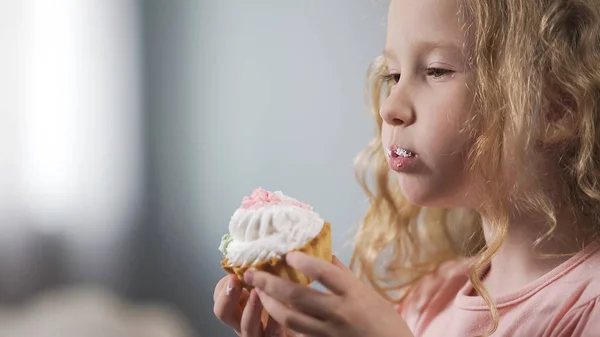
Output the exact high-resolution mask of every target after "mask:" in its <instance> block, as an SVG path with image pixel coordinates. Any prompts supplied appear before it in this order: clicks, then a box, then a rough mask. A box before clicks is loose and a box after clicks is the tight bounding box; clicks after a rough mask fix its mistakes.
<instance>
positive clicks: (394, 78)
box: [383, 74, 400, 84]
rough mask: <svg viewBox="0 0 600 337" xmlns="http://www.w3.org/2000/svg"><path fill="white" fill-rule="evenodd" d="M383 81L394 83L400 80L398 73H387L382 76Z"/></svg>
mask: <svg viewBox="0 0 600 337" xmlns="http://www.w3.org/2000/svg"><path fill="white" fill-rule="evenodd" d="M383 81H384V82H386V83H391V84H396V83H398V82H399V81H400V74H388V75H384V76H383Z"/></svg>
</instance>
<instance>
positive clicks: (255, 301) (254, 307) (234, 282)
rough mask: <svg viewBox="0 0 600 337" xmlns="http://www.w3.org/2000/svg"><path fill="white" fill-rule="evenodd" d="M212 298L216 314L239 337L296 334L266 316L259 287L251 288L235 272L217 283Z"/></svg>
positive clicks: (291, 335) (283, 336) (279, 336)
mask: <svg viewBox="0 0 600 337" xmlns="http://www.w3.org/2000/svg"><path fill="white" fill-rule="evenodd" d="M213 299H214V302H215V304H214V308H213V310H214V313H215V315H216V316H217V318H218V319H219V320H220V321H221V322H223V323H224V324H225V325H227V326H229V327H230V328H232V329H233V330H234V331H235V332H236V333H237V335H238V336H240V337H275V336H278V337H294V335H293V334H291V333H289V332H286V331H285V330H283V329H282V328H281V326H280V325H279V324H278V323H277V322H276V321H275V320H273V319H272V318H270V317H268V316H267V314H266V312H265V311H264V310H263V306H262V305H261V303H260V300H259V298H258V296H257V294H256V291H252V292H248V290H246V289H244V288H243V287H242V285H241V283H240V281H239V280H238V279H237V277H235V276H233V275H228V276H226V277H224V278H222V279H221V280H220V281H219V282H218V283H217V286H216V287H215V293H214V296H213ZM296 337H300V336H296Z"/></svg>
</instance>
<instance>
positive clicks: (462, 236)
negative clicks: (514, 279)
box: [350, 0, 600, 334]
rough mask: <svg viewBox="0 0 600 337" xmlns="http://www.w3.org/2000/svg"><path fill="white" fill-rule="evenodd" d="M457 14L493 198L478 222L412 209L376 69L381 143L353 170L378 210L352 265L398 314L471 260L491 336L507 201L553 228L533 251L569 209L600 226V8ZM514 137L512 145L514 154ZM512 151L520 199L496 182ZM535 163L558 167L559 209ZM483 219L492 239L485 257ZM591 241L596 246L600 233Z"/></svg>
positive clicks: (474, 9) (372, 92)
mask: <svg viewBox="0 0 600 337" xmlns="http://www.w3.org/2000/svg"><path fill="white" fill-rule="evenodd" d="M460 8H461V9H460V13H459V15H460V16H459V17H460V18H461V20H462V22H463V29H464V33H465V36H466V41H467V42H466V45H465V50H466V52H467V54H468V59H469V67H470V69H472V70H471V78H470V79H469V89H470V90H472V92H473V94H474V97H475V103H476V104H475V109H473V111H472V113H471V116H470V118H469V122H468V123H467V124H468V125H467V126H466V127H468V128H469V130H470V132H472V136H473V139H474V145H473V147H472V149H471V151H470V153H469V158H468V161H469V165H467V166H468V170H469V171H470V174H472V175H477V176H478V178H481V181H484V182H485V191H483V190H481V191H479V194H480V195H482V196H484V199H483V200H482V201H481V207H480V208H479V211H480V213H477V212H475V211H474V210H469V209H436V208H424V207H419V206H416V205H412V204H410V203H409V202H408V201H407V200H406V199H405V198H404V197H403V195H402V192H401V190H400V187H399V185H398V183H397V182H396V181H395V179H393V177H392V176H391V174H390V171H389V166H388V164H387V161H386V158H385V154H384V152H383V149H382V146H381V125H382V119H381V117H380V115H379V109H380V106H381V102H382V99H384V97H386V96H387V95H389V92H390V85H388V84H387V83H386V81H385V80H384V76H385V75H387V72H388V70H387V67H386V64H385V61H384V59H383V57H378V58H377V59H375V61H374V62H373V63H372V65H371V67H370V69H369V73H368V79H369V80H368V84H369V85H368V94H369V101H370V113H371V114H372V115H373V117H374V118H375V120H376V122H377V134H376V136H375V138H374V139H373V140H372V141H371V142H370V143H369V144H368V146H367V147H366V148H365V149H364V150H363V151H362V152H361V153H360V154H359V155H358V156H357V158H356V162H355V167H356V175H357V179H358V181H359V182H360V184H361V185H362V187H363V189H364V190H365V192H366V194H367V196H368V198H369V200H370V207H369V209H368V211H367V213H366V215H365V216H364V218H363V220H362V223H361V226H360V227H359V231H358V234H357V236H356V240H355V248H354V253H353V256H352V260H351V263H350V264H351V267H352V268H354V269H355V270H356V272H357V274H358V276H359V277H361V278H362V279H364V280H366V281H367V282H369V283H370V284H371V285H372V286H373V287H374V288H375V289H376V290H377V291H378V292H379V293H380V294H381V295H383V296H384V297H386V298H388V299H389V300H390V301H392V302H395V303H401V302H402V301H403V299H404V298H405V295H406V293H407V291H408V290H410V289H411V287H413V286H414V285H415V284H416V283H418V282H419V280H421V279H422V278H423V277H424V276H425V275H427V274H430V273H432V272H434V271H435V270H437V268H439V266H440V265H441V264H442V263H444V262H446V261H449V260H452V259H461V258H465V257H473V258H474V261H475V262H474V263H473V265H472V270H471V275H470V278H471V281H472V283H473V286H474V288H475V289H476V291H477V292H478V293H479V294H480V295H481V296H482V297H483V298H484V300H485V301H486V302H487V303H488V306H489V307H490V311H491V315H492V317H493V321H494V322H495V323H494V326H492V327H490V330H489V333H490V334H491V333H493V332H494V331H495V330H496V329H497V326H498V321H499V313H498V310H497V309H496V307H495V305H494V303H493V300H492V299H491V297H490V296H489V294H488V293H487V291H486V289H485V288H484V287H483V284H482V282H481V274H482V273H483V271H484V269H485V268H486V267H487V266H488V265H489V263H490V261H491V259H492V257H493V256H494V254H495V253H496V252H497V251H498V249H499V248H500V246H501V245H502V243H503V241H504V238H505V237H506V233H507V228H508V212H507V201H508V202H509V203H510V204H511V205H513V207H514V205H519V207H520V209H521V210H526V211H527V210H528V211H536V212H540V213H542V214H544V215H545V217H546V218H547V220H548V221H547V223H548V228H547V231H546V232H545V233H544V234H543V235H541V236H540V237H539V238H538V240H537V241H536V245H538V244H539V243H540V242H541V241H542V240H544V239H547V238H549V237H551V236H552V235H553V232H554V231H555V229H556V226H557V220H556V211H557V210H558V209H559V208H560V209H564V208H565V207H572V208H573V209H574V210H576V211H578V212H579V213H580V214H582V215H585V216H586V217H589V218H590V219H591V220H592V222H593V223H594V224H598V220H599V218H600V116H599V111H598V109H599V103H600V2H598V1H597V0H536V1H534V0H487V1H485V0H484V1H482V0H462V2H461V4H460ZM507 134H510V135H512V137H511V140H510V143H509V142H507V138H506V135H507ZM499 144H501V145H502V146H499ZM507 147H510V148H509V149H507ZM507 150H510V153H512V155H514V159H515V160H516V163H515V165H516V166H517V167H519V168H521V167H522V168H523V170H520V169H519V171H518V172H520V173H522V174H528V175H527V177H528V179H531V181H532V182H533V184H532V186H533V187H532V188H531V189H530V190H528V191H526V192H524V193H523V192H522V193H521V194H519V196H518V197H515V196H513V194H511V192H512V191H513V190H511V188H514V186H508V184H507V183H506V182H504V181H503V180H502V179H497V177H502V176H503V175H505V171H504V168H503V166H502V163H503V158H504V156H505V153H507V152H506V151H507ZM532 152H536V153H543V154H548V155H554V156H556V158H557V162H558V164H559V168H560V174H561V177H560V178H561V179H559V181H558V183H559V185H560V186H559V188H560V195H561V196H564V200H561V201H560V203H557V201H556V200H555V199H556V198H555V197H554V196H553V195H550V194H551V193H550V192H549V191H548V190H545V189H544V188H542V184H541V180H540V178H538V177H536V176H535V174H534V173H533V172H526V171H524V170H525V167H526V165H525V158H527V156H528V154H529V153H532ZM557 154H559V155H557ZM511 164H512V162H511ZM479 194H478V195H479ZM507 195H510V196H511V197H510V200H508V199H507V197H506V196H507ZM482 216H485V218H486V220H488V221H490V227H491V228H492V229H493V233H494V235H493V240H491V241H490V242H488V244H487V245H486V243H485V241H484V238H483V233H482V229H481V224H480V222H481V218H482ZM590 230H591V231H592V233H589V234H597V233H598V226H597V225H596V226H595V227H594V228H591V229H590Z"/></svg>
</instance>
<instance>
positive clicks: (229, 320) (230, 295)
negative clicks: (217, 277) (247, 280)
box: [213, 276, 242, 333]
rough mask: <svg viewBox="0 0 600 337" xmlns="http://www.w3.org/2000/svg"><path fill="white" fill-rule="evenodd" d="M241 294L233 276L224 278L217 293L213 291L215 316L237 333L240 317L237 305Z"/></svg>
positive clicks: (240, 313)
mask: <svg viewBox="0 0 600 337" xmlns="http://www.w3.org/2000/svg"><path fill="white" fill-rule="evenodd" d="M219 283H221V282H219ZM217 286H219V284H217ZM241 293H242V286H241V284H240V281H239V280H238V279H237V277H235V276H229V277H227V278H225V281H224V282H223V285H222V286H221V287H220V289H219V291H218V292H217V289H215V304H214V307H213V311H214V313H215V316H217V318H218V319H219V320H220V321H221V322H223V323H225V324H226V325H228V326H229V327H231V328H232V329H233V330H235V331H236V332H238V333H239V332H240V319H241V317H242V310H241V308H240V304H239V303H240V295H241Z"/></svg>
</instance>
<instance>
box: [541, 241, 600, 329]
mask: <svg viewBox="0 0 600 337" xmlns="http://www.w3.org/2000/svg"><path fill="white" fill-rule="evenodd" d="M551 288H552V290H553V293H554V296H555V297H556V298H557V299H560V302H561V308H560V309H562V310H560V311H562V312H564V315H561V317H560V321H559V322H558V324H557V330H558V331H559V332H560V333H561V335H560V336H582V337H583V336H592V335H593V336H597V335H599V334H600V250H596V251H595V252H594V254H592V255H591V256H590V257H589V258H588V259H586V261H585V262H584V263H582V264H580V265H578V266H577V267H576V268H574V269H573V270H572V271H571V272H570V273H568V274H567V275H565V276H564V277H563V278H562V279H560V280H557V281H556V282H554V284H552V287H551Z"/></svg>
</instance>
